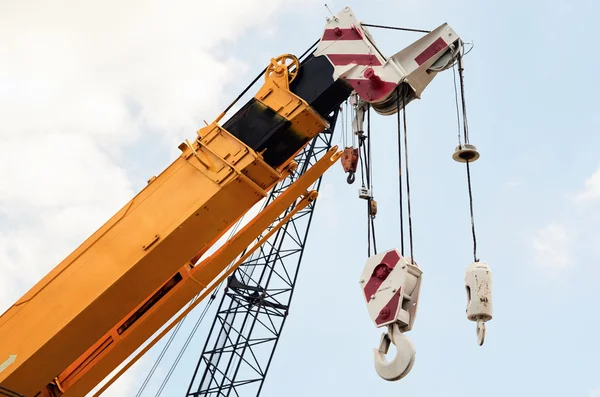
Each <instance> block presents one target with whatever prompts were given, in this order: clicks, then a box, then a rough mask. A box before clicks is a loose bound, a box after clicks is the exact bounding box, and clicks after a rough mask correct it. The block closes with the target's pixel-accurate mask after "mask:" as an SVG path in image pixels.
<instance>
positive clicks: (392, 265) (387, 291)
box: [360, 249, 423, 332]
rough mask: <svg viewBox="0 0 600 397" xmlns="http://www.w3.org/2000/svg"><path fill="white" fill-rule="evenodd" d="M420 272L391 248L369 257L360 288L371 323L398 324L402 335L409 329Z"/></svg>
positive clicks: (414, 307)
mask: <svg viewBox="0 0 600 397" xmlns="http://www.w3.org/2000/svg"><path fill="white" fill-rule="evenodd" d="M422 273H423V272H422V271H421V269H419V267H418V266H417V265H416V264H411V263H410V260H407V259H405V258H403V257H402V256H401V255H400V253H399V252H398V250H395V249H392V250H389V251H386V252H382V253H379V254H377V255H374V256H371V257H370V258H369V259H368V260H367V263H366V265H365V267H364V270H363V273H362V275H361V280H360V285H361V287H362V290H363V294H364V297H365V301H366V302H367V309H368V311H369V316H370V317H371V320H373V322H374V323H375V325H376V326H377V327H383V326H385V325H389V324H392V323H395V322H398V323H399V325H400V329H401V330H402V332H407V331H410V330H411V329H412V325H413V323H414V321H415V318H416V312H417V306H418V301H419V291H420V289H421V275H422Z"/></svg>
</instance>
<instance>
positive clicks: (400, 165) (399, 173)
mask: <svg viewBox="0 0 600 397" xmlns="http://www.w3.org/2000/svg"><path fill="white" fill-rule="evenodd" d="M396 94H397V95H396V101H397V103H398V113H396V115H397V122H398V195H399V200H398V203H399V204H400V255H402V256H404V200H403V199H402V124H401V123H400V111H401V110H402V108H403V107H404V96H402V103H401V102H400V84H398V86H396ZM401 104H402V106H400V105H401Z"/></svg>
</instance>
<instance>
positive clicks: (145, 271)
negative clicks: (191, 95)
mask: <svg viewBox="0 0 600 397" xmlns="http://www.w3.org/2000/svg"><path fill="white" fill-rule="evenodd" d="M461 49H462V41H461V39H460V37H459V36H458V35H457V34H456V32H454V30H453V29H452V28H451V27H450V26H449V25H448V24H445V23H444V24H442V25H441V26H439V27H438V28H436V29H435V30H433V31H431V32H429V33H427V34H426V35H425V36H423V37H421V38H420V39H419V40H417V41H415V42H414V43H413V44H411V45H410V46H408V47H407V48H405V49H403V50H401V51H399V52H398V53H396V54H395V55H394V56H392V57H385V56H384V55H383V54H382V53H381V52H380V51H379V50H378V48H377V46H376V43H375V40H374V39H373V37H372V36H371V34H370V32H369V31H368V29H367V28H366V27H365V26H363V25H361V23H360V22H359V21H358V19H357V18H356V16H355V15H354V12H353V11H352V9H351V8H349V7H346V8H344V9H343V10H342V11H341V12H340V13H338V14H337V15H334V16H332V18H329V19H328V21H327V24H326V26H325V29H324V31H323V35H322V37H321V38H320V40H319V41H318V42H317V43H316V49H315V50H314V51H313V52H312V53H311V54H310V55H309V56H308V57H306V59H304V60H303V61H302V62H300V60H299V58H298V57H296V56H294V55H292V54H282V55H280V56H277V57H274V58H272V59H271V61H270V63H269V64H268V65H267V67H266V68H265V70H264V72H263V73H262V74H261V75H262V77H263V79H264V81H263V83H262V86H261V87H260V88H259V89H258V90H257V92H256V94H255V95H254V96H253V97H252V98H251V99H250V100H249V101H248V102H246V103H245V104H244V105H243V106H242V107H241V109H240V110H238V111H237V112H236V113H235V114H233V115H232V116H231V117H230V118H229V119H228V120H226V121H225V122H224V123H222V124H220V122H221V120H223V118H224V117H225V115H226V113H227V112H228V111H229V110H230V109H231V108H232V107H233V105H234V104H235V102H236V101H237V100H236V101H234V103H232V104H231V105H230V106H229V107H228V108H226V109H225V110H224V111H223V112H222V113H221V114H220V115H219V116H218V117H217V118H216V119H215V121H213V122H212V123H210V124H208V123H207V125H206V126H205V127H203V128H201V129H199V130H198V131H197V134H196V135H197V136H196V137H195V139H193V140H192V141H190V140H187V139H186V140H185V142H182V143H181V144H180V145H179V149H180V151H181V155H180V156H179V157H178V158H177V159H175V160H174V161H173V162H172V163H171V164H170V165H169V166H168V167H166V168H165V169H164V170H163V171H162V172H161V173H160V174H159V175H157V176H153V177H152V178H150V179H149V180H148V184H147V186H146V187H144V188H143V189H142V190H141V191H140V192H139V193H138V194H137V195H136V196H135V197H133V198H132V199H131V200H130V201H129V202H128V203H126V204H125V205H124V206H123V207H122V208H121V209H120V210H119V211H118V212H117V213H116V214H115V215H114V216H113V217H112V218H110V219H109V220H108V221H107V222H106V223H105V224H104V225H102V226H101V227H100V228H99V229H98V230H97V231H96V232H95V233H94V234H92V235H91V236H90V237H89V238H88V239H87V240H85V241H84V242H83V243H82V244H81V245H80V246H79V247H78V248H77V249H75V250H74V251H73V252H72V253H71V254H70V255H69V256H68V257H67V258H65V259H64V260H63V261H62V262H61V263H59V264H58V265H57V266H56V267H55V268H54V269H52V270H51V271H50V272H49V273H48V274H47V275H46V276H45V277H44V278H43V279H42V280H40V281H39V282H38V283H37V284H36V285H34V286H33V287H32V288H31V289H30V290H29V291H27V292H26V293H25V294H24V295H23V296H22V297H21V298H20V299H18V300H17V301H16V302H15V303H14V304H13V305H12V306H11V307H9V308H8V309H7V310H6V312H5V313H3V314H2V316H0V360H3V357H9V360H8V361H6V362H4V364H2V366H0V393H2V391H3V390H6V392H5V393H13V394H15V395H23V396H41V397H57V396H84V395H86V394H87V393H89V392H90V391H91V390H92V389H94V388H95V387H96V386H97V385H98V384H99V383H100V382H101V381H102V380H103V379H105V378H106V377H107V376H108V375H109V374H110V373H111V372H113V371H114V370H115V369H116V368H117V367H119V366H120V365H121V364H123V363H124V362H125V360H126V359H127V358H128V357H129V356H130V355H131V354H132V353H133V352H135V351H136V349H138V348H139V347H140V346H142V345H143V344H144V343H145V342H147V341H148V340H149V339H150V338H151V337H152V335H153V334H155V333H156V331H158V330H159V329H161V327H164V326H165V324H168V325H167V327H166V328H164V330H163V331H162V332H161V333H160V334H159V337H158V338H157V339H155V340H158V339H159V338H160V337H162V336H164V335H165V334H166V332H168V331H169V330H170V329H172V328H173V327H174V325H175V324H176V323H177V321H179V320H180V319H181V316H179V317H177V318H176V319H175V320H174V321H171V322H170V323H169V320H170V319H172V318H173V317H174V316H175V315H176V314H177V313H178V312H179V311H180V310H181V309H182V308H184V306H185V305H186V304H187V303H189V302H190V301H192V300H193V299H195V300H194V303H195V304H197V303H199V302H202V301H203V300H204V299H205V298H206V297H208V296H210V294H211V293H212V291H213V290H214V289H215V288H216V287H217V286H218V285H220V284H221V283H222V282H223V281H224V280H226V279H227V278H228V277H230V276H231V275H232V274H233V272H234V271H236V270H237V269H239V268H240V265H242V264H243V263H244V261H246V260H247V259H248V258H249V257H250V256H251V255H252V254H253V253H254V252H255V251H256V250H257V249H261V247H262V246H263V244H264V243H265V242H266V241H267V240H268V239H269V238H271V237H272V236H273V235H274V234H275V233H277V232H278V231H279V230H281V229H282V228H284V227H285V225H287V224H288V222H290V220H292V219H293V218H294V216H296V215H298V214H299V213H300V212H301V211H303V210H306V209H307V208H310V206H311V205H312V204H313V203H314V202H315V200H316V198H317V196H318V192H317V190H315V189H311V187H313V186H314V184H315V183H318V181H319V180H320V178H321V176H322V175H323V174H324V173H326V172H327V170H328V169H329V168H330V167H331V166H332V165H333V164H335V163H336V162H337V161H338V160H340V158H341V156H342V154H343V152H342V151H340V150H338V148H337V146H332V145H331V140H329V141H328V143H327V145H326V146H327V148H326V149H325V150H323V151H322V152H321V153H319V156H318V158H314V159H313V160H314V161H305V162H303V163H302V167H303V168H301V169H299V162H298V161H296V159H298V156H301V155H302V153H305V152H306V149H307V148H309V147H311V145H313V144H314V143H315V142H316V140H317V139H320V138H319V137H321V136H322V135H321V134H327V133H331V131H332V130H333V127H334V125H335V121H336V117H337V112H338V110H339V108H340V106H341V104H342V103H343V102H344V101H346V100H347V99H348V98H349V97H351V96H354V97H355V98H357V100H359V101H360V103H361V105H360V106H363V105H364V106H368V107H370V108H372V109H373V110H375V112H377V113H378V114H380V115H383V116H390V115H393V114H396V113H398V112H399V111H400V110H401V109H402V108H404V107H405V106H407V105H408V104H409V103H410V102H412V101H413V100H416V99H419V98H420V97H421V94H422V92H423V90H424V89H425V88H426V87H427V85H428V84H429V83H430V82H431V81H432V80H433V79H434V77H435V76H436V74H437V73H438V72H439V71H442V70H445V68H447V67H448V65H450V64H452V63H453V62H454V61H455V59H456V58H457V56H458V55H459V54H460V51H461ZM300 58H302V57H300ZM240 97H241V96H240ZM238 99H239V97H238ZM284 181H291V183H289V184H286V185H285V188H284V189H281V186H283V185H282V183H283V182H284ZM278 186H279V189H278V188H277V187H278ZM275 190H277V194H275V195H273V194H272V192H274V191H275ZM267 198H268V200H267V205H266V206H265V207H264V208H263V209H262V210H261V211H260V212H259V213H258V214H257V215H256V216H254V217H253V218H252V219H251V220H250V221H249V222H248V223H247V224H246V225H245V226H244V227H243V228H241V229H240V230H239V231H237V233H235V234H234V235H233V236H232V237H231V238H230V239H228V240H227V241H226V242H225V243H224V244H223V245H222V246H220V247H219V248H218V249H216V251H215V252H213V253H209V251H210V250H211V248H214V246H215V244H216V243H217V242H218V241H219V240H220V239H221V238H222V237H223V236H224V235H225V233H226V232H227V231H228V230H230V229H231V228H232V226H233V225H234V224H235V223H236V222H237V221H239V220H240V219H241V218H242V217H243V216H244V215H245V214H246V213H247V212H248V211H249V210H250V209H251V208H252V207H254V206H255V205H256V204H257V203H259V202H261V200H265V199H267ZM369 204H370V205H372V204H373V203H372V202H371V200H369ZM232 263H233V265H231V266H230V264H232ZM395 274H396V273H395ZM229 280H230V282H229V287H230V288H235V287H237V288H238V289H239V288H242V289H243V288H244V284H243V281H244V280H240V279H237V280H238V281H239V283H238V284H237V285H236V284H232V282H231V281H232V280H236V278H234V277H231V278H229ZM246 285H247V284H246ZM292 287H293V285H292ZM191 308H192V306H191V305H190V306H189V309H186V310H191ZM184 313H185V312H184ZM394 343H395V342H394ZM152 345H153V343H151V344H149V345H148V346H147V347H146V348H145V349H144V350H142V352H141V353H139V354H138V355H137V356H136V357H134V359H132V360H131V361H130V362H128V363H127V365H125V366H124V367H123V369H122V370H121V371H119V372H118V373H117V377H118V376H120V375H121V374H122V373H123V372H124V371H126V370H127V368H129V366H130V365H132V364H133V362H134V361H135V360H137V359H138V358H139V357H140V356H141V354H143V353H144V352H146V351H147V349H149V348H150V347H151V346H152ZM109 384H110V382H109V383H108V384H107V385H105V386H104V388H103V389H101V390H100V391H99V392H98V393H101V392H102V391H103V390H105V388H106V387H108V385H109ZM9 391H12V392H9Z"/></svg>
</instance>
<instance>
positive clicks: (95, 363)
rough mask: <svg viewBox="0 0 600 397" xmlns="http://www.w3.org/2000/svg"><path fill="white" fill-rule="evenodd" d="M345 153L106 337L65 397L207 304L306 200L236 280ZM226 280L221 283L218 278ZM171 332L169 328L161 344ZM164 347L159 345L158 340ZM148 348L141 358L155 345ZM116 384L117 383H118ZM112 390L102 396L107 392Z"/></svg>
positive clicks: (321, 165) (312, 172)
mask: <svg viewBox="0 0 600 397" xmlns="http://www.w3.org/2000/svg"><path fill="white" fill-rule="evenodd" d="M341 154H342V152H341V151H337V147H333V148H332V149H331V150H330V151H329V152H328V153H326V155H325V156H324V157H323V158H321V159H320V160H319V161H318V162H316V163H315V164H314V165H313V166H312V167H311V168H310V169H308V170H307V171H306V172H305V173H304V174H303V175H302V176H301V177H300V178H298V180H296V181H295V182H294V183H293V184H291V185H290V186H289V187H288V188H287V189H286V190H285V191H284V192H283V193H281V194H280V195H279V196H278V197H277V198H276V199H275V200H274V201H273V202H272V203H270V204H269V205H268V206H267V207H266V208H264V209H263V210H262V211H261V212H260V213H259V214H258V215H257V216H256V217H255V218H254V219H252V220H251V221H250V222H248V224H247V225H246V226H244V227H243V228H242V229H241V230H240V231H238V232H237V233H236V234H235V235H234V236H233V237H232V238H231V239H229V240H228V241H227V242H226V243H225V244H224V245H223V246H222V247H221V248H219V249H218V250H217V251H216V252H215V253H213V254H212V255H211V256H210V257H208V258H206V259H204V260H203V261H202V262H200V263H199V264H198V265H196V266H193V264H191V263H187V264H186V265H184V266H183V267H182V268H181V269H180V270H179V272H178V274H179V275H181V277H182V278H181V281H179V283H178V284H177V285H176V286H175V287H174V288H173V289H171V290H170V291H169V292H168V293H167V294H165V295H164V296H163V297H162V299H161V300H160V301H158V302H157V303H156V304H155V305H154V306H152V308H151V309H150V310H148V311H147V312H146V313H145V314H144V316H142V317H140V318H139V319H138V320H137V321H136V322H135V323H134V325H133V326H131V327H130V328H129V329H128V330H127V331H126V332H124V333H122V334H120V335H119V334H118V332H117V331H118V328H119V326H117V327H115V328H114V329H113V330H111V332H109V333H108V334H107V335H105V336H104V337H102V338H101V339H100V340H99V341H98V342H97V343H96V344H95V345H94V346H93V347H92V348H91V349H90V350H89V351H88V352H86V354H85V355H83V356H82V357H81V358H80V359H79V360H77V361H76V363H75V365H72V366H71V367H69V368H67V370H66V371H64V372H63V373H62V374H61V375H60V376H59V377H58V380H59V383H60V384H61V385H62V388H63V389H64V390H65V391H64V394H63V396H64V397H76V396H85V395H86V394H87V393H89V392H90V391H91V390H92V389H93V388H94V387H96V385H98V384H99V383H100V382H101V381H102V380H103V379H105V378H106V377H107V376H108V375H109V374H110V373H111V372H112V371H113V370H114V369H115V368H117V367H118V366H119V365H120V364H121V363H122V362H123V361H125V360H126V359H127V357H129V356H130V355H131V354H133V353H134V352H135V351H136V350H137V349H138V348H139V347H140V346H142V345H143V344H144V342H145V341H147V340H148V338H150V337H151V336H152V335H153V334H154V333H155V332H157V331H158V330H159V329H160V328H161V327H162V326H163V325H164V324H165V323H167V322H168V321H169V319H171V318H173V316H174V315H176V314H177V312H179V311H180V310H181V309H182V308H183V307H184V306H185V305H186V304H187V303H188V302H189V301H190V300H192V299H193V298H194V297H195V296H196V295H197V294H198V293H200V292H202V295H201V296H200V297H199V298H198V299H196V300H195V301H194V302H195V303H194V305H193V306H192V307H194V306H195V305H197V304H198V303H200V302H201V301H202V299H204V297H205V296H207V295H208V294H209V293H210V292H212V291H213V289H214V288H215V287H216V285H218V284H219V283H220V282H221V281H222V280H223V279H224V277H226V275H222V273H223V271H224V270H226V269H227V266H228V265H229V264H230V263H231V262H232V261H233V260H235V258H236V257H237V256H238V255H239V254H240V253H241V252H242V251H243V250H244V249H246V248H247V247H248V246H249V245H250V244H252V242H254V241H256V238H257V237H258V236H259V235H260V234H261V233H262V232H263V231H264V230H265V229H266V228H267V227H268V226H269V225H271V224H272V223H273V222H274V221H275V220H276V219H277V218H278V217H279V216H280V214H281V213H282V212H284V211H285V210H286V209H287V208H288V207H290V205H292V204H293V203H294V202H295V201H296V200H297V199H298V197H300V196H302V195H303V196H304V197H303V198H302V199H301V200H300V201H299V202H297V203H296V205H295V206H294V208H293V210H292V211H290V213H288V215H287V216H286V217H284V218H283V219H282V220H281V221H280V222H279V224H278V225H277V226H276V227H275V228H273V229H271V230H270V231H269V232H268V233H267V234H265V236H264V237H263V239H262V240H261V241H260V242H258V243H257V244H255V245H254V246H253V247H252V248H250V249H248V250H247V252H246V254H245V255H244V256H242V257H241V258H240V259H239V260H238V261H237V262H236V264H234V265H233V266H232V267H230V268H229V272H228V273H226V274H227V275H228V274H231V272H232V271H234V270H235V269H236V268H237V267H238V266H239V265H240V263H242V262H243V261H244V260H245V259H247V258H248V257H249V255H250V254H251V253H252V252H254V250H255V249H256V248H258V247H259V246H260V245H261V244H262V243H263V242H264V241H266V239H268V238H269V236H271V235H272V234H273V233H274V232H275V231H276V230H277V228H279V227H280V226H281V225H283V224H285V222H287V221H288V220H289V219H290V218H291V217H292V216H293V215H294V214H295V213H296V212H297V211H300V210H302V209H303V208H305V207H306V206H307V205H308V204H310V203H311V202H312V201H314V200H315V199H316V197H317V192H316V191H310V192H308V193H307V192H306V189H308V188H309V187H310V186H311V185H312V184H313V183H314V182H315V181H316V180H317V179H318V178H319V177H320V176H321V175H322V174H323V173H325V172H326V171H327V170H328V169H329V167H331V165H333V164H334V163H335V162H336V161H337V160H338V159H339V158H340V156H341ZM219 275H221V277H220V278H219V277H218V276H219ZM192 307H188V308H187V309H186V311H185V312H184V313H188V312H189V310H191V308H192ZM183 315H184V314H180V315H179V317H178V318H177V319H176V320H175V321H174V323H173V324H172V325H175V324H176V323H177V322H178V321H179V320H181V318H182V316H183ZM169 329H170V328H169V327H167V328H165V330H164V331H162V332H161V334H160V335H159V338H160V337H162V336H163V335H164V334H165V333H166V332H168V330H169ZM156 341H158V339H157V340H156ZM156 341H155V342H153V343H151V344H150V345H148V346H146V347H145V348H144V349H143V350H142V353H140V355H139V356H140V357H141V355H142V354H143V353H145V352H146V351H147V350H148V349H149V348H150V347H151V345H153V344H154V343H156ZM132 364H133V362H131V361H130V362H129V363H128V365H126V366H125V367H123V368H122V370H121V372H119V373H118V374H117V377H118V376H120V375H121V374H122V373H123V372H124V371H125V370H126V369H127V368H129V366H130V365H132ZM114 380H116V377H115V378H114ZM108 386H109V384H106V385H105V387H104V388H103V389H102V390H105V389H106V387H108Z"/></svg>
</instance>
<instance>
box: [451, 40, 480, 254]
mask: <svg viewBox="0 0 600 397" xmlns="http://www.w3.org/2000/svg"><path fill="white" fill-rule="evenodd" d="M463 56H464V54H462V53H461V52H460V51H459V53H458V59H457V65H458V77H459V81H460V97H461V105H462V121H463V126H462V127H463V138H464V141H465V144H468V143H469V124H468V122H467V104H466V99H465V83H464V75H463V71H464V69H463V65H462V58H463ZM452 70H453V73H454V95H455V100H456V113H457V120H458V144H459V146H461V145H462V144H461V140H460V115H459V110H458V108H459V104H458V90H457V87H456V71H455V68H454V67H453V68H452ZM465 163H466V168H467V186H468V190H469V211H470V214H471V235H472V238H473V261H474V262H479V259H478V258H477V235H476V233H475V216H474V211H473V189H472V186H471V169H470V166H469V160H466V162H465Z"/></svg>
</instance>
